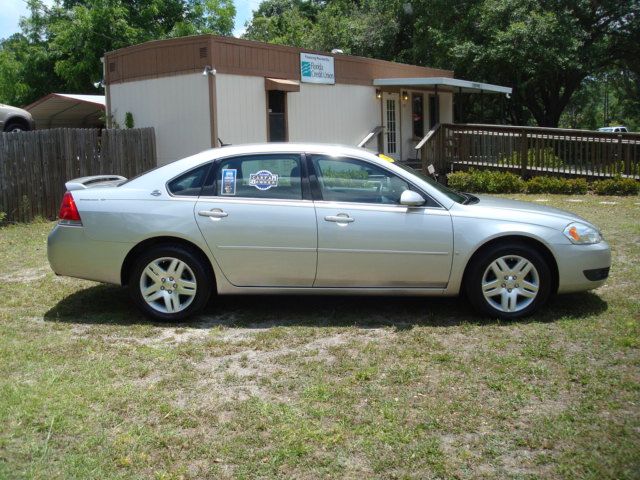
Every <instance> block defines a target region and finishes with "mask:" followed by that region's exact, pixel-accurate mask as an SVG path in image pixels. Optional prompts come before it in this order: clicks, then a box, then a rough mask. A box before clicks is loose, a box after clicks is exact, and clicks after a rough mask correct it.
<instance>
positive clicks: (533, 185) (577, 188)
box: [526, 177, 589, 195]
mask: <svg viewBox="0 0 640 480" xmlns="http://www.w3.org/2000/svg"><path fill="white" fill-rule="evenodd" d="M588 187H589V186H588V184H587V181H586V180H585V179H584V178H577V179H572V180H568V179H566V178H562V177H533V178H531V179H529V180H528V181H527V187H526V191H527V193H564V194H566V195H576V194H585V193H587V190H588Z"/></svg>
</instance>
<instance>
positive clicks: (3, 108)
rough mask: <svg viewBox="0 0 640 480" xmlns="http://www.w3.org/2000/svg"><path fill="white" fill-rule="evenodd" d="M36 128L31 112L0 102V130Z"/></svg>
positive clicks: (11, 130)
mask: <svg viewBox="0 0 640 480" xmlns="http://www.w3.org/2000/svg"><path fill="white" fill-rule="evenodd" d="M34 128H35V122H34V121H33V117H32V116H31V114H30V113H29V112H27V111H26V110H23V109H21V108H18V107H11V106H9V105H4V104H2V103H0V132H26V131H29V130H33V129H34Z"/></svg>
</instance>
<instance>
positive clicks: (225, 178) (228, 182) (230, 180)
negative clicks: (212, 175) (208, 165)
mask: <svg viewBox="0 0 640 480" xmlns="http://www.w3.org/2000/svg"><path fill="white" fill-rule="evenodd" d="M236 176H237V170H236V169H235V168H223V169H222V192H221V193H222V195H235V194H236Z"/></svg>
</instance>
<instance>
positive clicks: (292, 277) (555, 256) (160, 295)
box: [48, 144, 611, 320]
mask: <svg viewBox="0 0 640 480" xmlns="http://www.w3.org/2000/svg"><path fill="white" fill-rule="evenodd" d="M66 187H67V190H68V191H67V193H66V194H65V196H64V198H63V201H62V206H61V209H60V220H59V222H58V224H57V225H56V226H55V228H54V229H53V231H52V232H51V234H50V235H49V239H48V256H49V262H50V264H51V267H52V269H53V270H54V272H55V273H56V274H58V275H66V276H71V277H78V278H85V279H89V280H95V281H98V282H106V283H113V284H118V285H123V286H126V287H127V288H128V289H129V291H130V293H131V297H132V299H133V301H134V302H135V304H136V305H137V306H138V307H139V308H140V309H141V310H142V311H143V312H144V313H146V314H147V315H149V316H151V317H154V318H157V319H163V320H179V319H183V318H185V317H188V316H190V315H193V314H195V313H197V312H199V311H200V310H202V308H203V307H204V306H205V305H206V304H207V302H208V300H209V298H210V296H211V294H212V293H218V294H243V293H246V294H332V295H333V294H358V295H380V294H392V295H423V296H455V295H459V294H460V293H462V292H464V293H465V294H466V297H467V298H468V299H469V301H470V302H471V304H472V305H473V306H474V307H475V308H476V309H477V310H478V311H479V312H480V313H482V314H485V315H490V316H492V317H500V318H505V319H512V318H517V317H522V316H525V315H529V314H531V313H533V312H534V311H536V310H537V309H539V308H540V307H541V306H542V305H544V304H545V303H546V302H547V300H548V299H549V298H550V296H552V295H553V294H555V293H566V292H578V291H584V290H589V289H593V288H596V287H598V286H600V285H602V284H603V282H604V281H605V279H606V278H607V276H608V274H609V267H610V263H611V254H610V249H609V245H607V243H606V242H605V241H604V240H603V239H602V235H601V234H600V232H599V231H598V229H597V228H596V227H595V226H594V225H592V224H591V223H589V222H588V221H586V220H584V219H583V218H580V217H578V216H576V215H574V214H572V213H569V212H565V211H562V210H557V209H553V208H549V207H545V206H540V205H533V204H530V203H525V202H518V201H513V200H505V199H498V198H492V197H488V196H477V197H476V196H474V195H470V194H463V193H458V192H455V191H452V190H450V189H448V188H446V187H444V186H443V185H441V184H439V183H437V182H435V181H433V180H431V179H430V178H428V177H425V176H423V175H421V174H420V173H418V172H416V171H414V170H412V169H410V168H408V167H405V166H403V165H400V164H398V163H390V162H387V161H385V160H383V159H381V158H379V157H377V156H376V155H374V154H372V153H369V152H367V151H365V150H361V149H354V148H348V147H340V146H328V145H317V144H262V145H244V146H231V147H224V148H218V149H214V150H208V151H205V152H202V153H200V154H197V155H194V156H192V157H188V158H185V159H183V160H179V161H176V162H174V163H171V164H169V165H165V166H163V167H160V168H157V169H155V170H152V171H150V172H147V173H145V174H144V175H141V176H139V177H137V178H134V179H131V180H126V179H124V178H122V177H118V176H97V177H85V178H79V179H75V180H71V181H69V182H67V184H66Z"/></svg>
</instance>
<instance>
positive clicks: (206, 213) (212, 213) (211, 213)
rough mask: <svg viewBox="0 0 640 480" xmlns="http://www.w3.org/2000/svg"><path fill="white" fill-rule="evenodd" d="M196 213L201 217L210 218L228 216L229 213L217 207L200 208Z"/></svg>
mask: <svg viewBox="0 0 640 480" xmlns="http://www.w3.org/2000/svg"><path fill="white" fill-rule="evenodd" d="M198 215H200V216H201V217H211V218H224V217H228V216H229V214H228V213H227V212H225V211H224V210H220V209H219V208H214V209H213V210H200V211H199V212H198Z"/></svg>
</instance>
